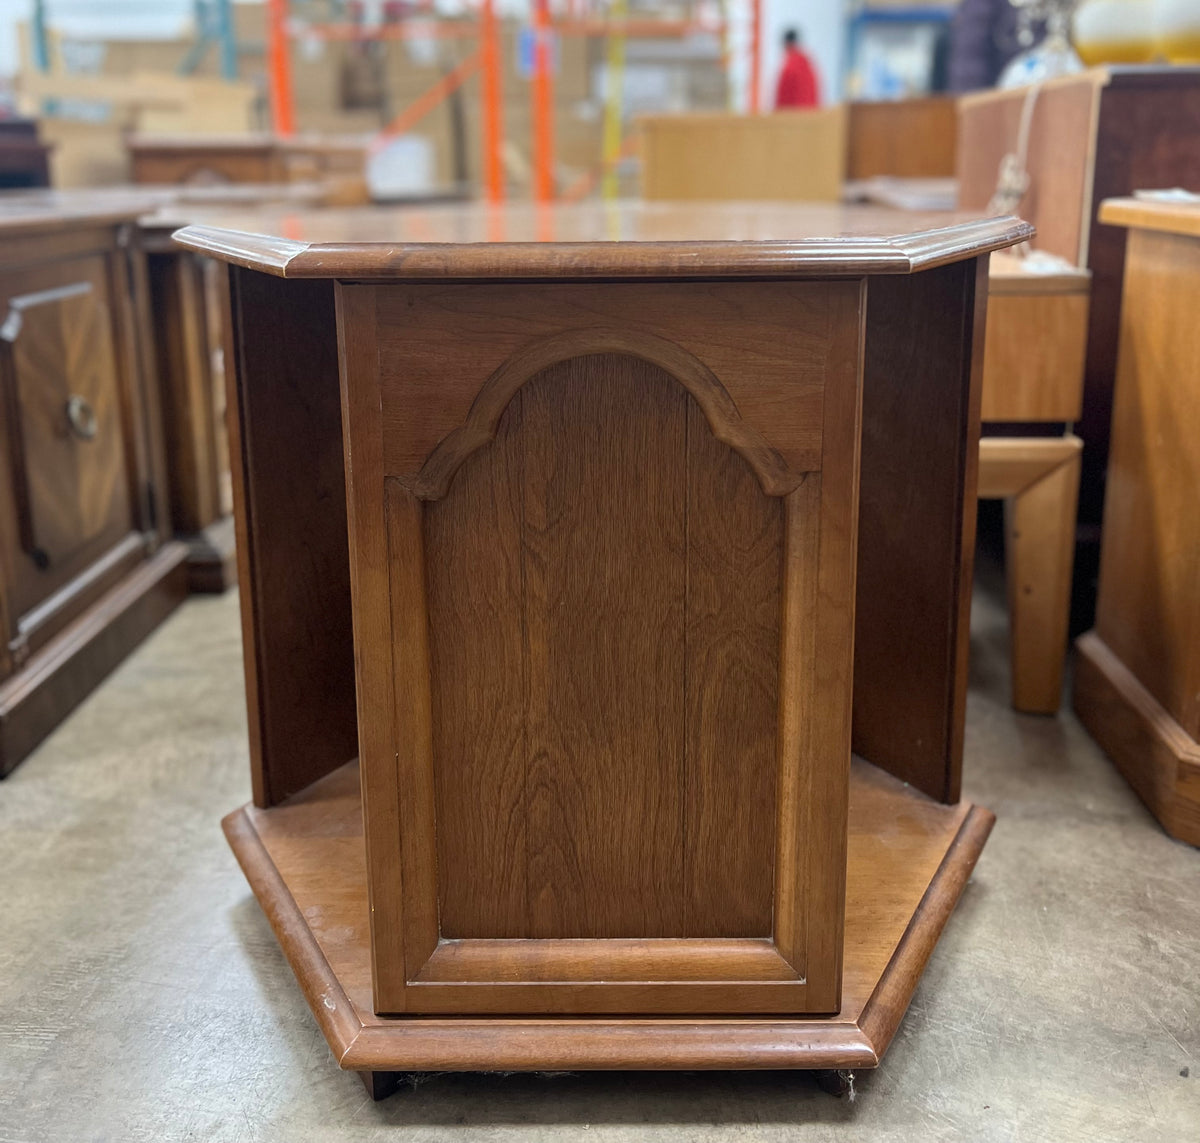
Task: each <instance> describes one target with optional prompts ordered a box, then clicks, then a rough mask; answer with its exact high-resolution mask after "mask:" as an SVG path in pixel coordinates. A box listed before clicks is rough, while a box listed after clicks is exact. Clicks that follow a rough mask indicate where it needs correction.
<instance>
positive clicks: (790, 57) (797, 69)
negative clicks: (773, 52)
mask: <svg viewBox="0 0 1200 1143" xmlns="http://www.w3.org/2000/svg"><path fill="white" fill-rule="evenodd" d="M820 106H821V95H820V89H819V87H818V85H817V69H816V68H815V67H813V63H812V60H810V59H809V58H808V53H807V52H805V51H804V49H803V48H802V47H801V46H800V33H799V32H797V31H796V29H795V28H789V29H788V30H787V31H786V32H784V33H783V67H782V68H781V69H780V72H779V83H778V85H777V86H776V88H775V110H776V111H782V110H784V109H785V108H789V107H820Z"/></svg>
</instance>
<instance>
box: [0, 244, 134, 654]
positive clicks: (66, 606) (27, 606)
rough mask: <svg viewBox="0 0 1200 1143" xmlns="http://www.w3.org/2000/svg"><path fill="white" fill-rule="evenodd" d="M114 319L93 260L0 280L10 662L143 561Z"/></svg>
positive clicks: (108, 288) (105, 270)
mask: <svg viewBox="0 0 1200 1143" xmlns="http://www.w3.org/2000/svg"><path fill="white" fill-rule="evenodd" d="M118 320H119V318H118V314H117V308H116V306H115V305H114V298H113V295H112V284H111V279H110V262H109V258H108V257H107V256H105V255H103V254H100V253H97V254H95V255H92V256H85V257H76V258H70V259H64V260H60V261H47V262H45V263H42V264H38V265H33V266H28V267H24V268H21V269H20V270H13V271H6V272H4V273H2V274H0V416H2V417H3V432H2V433H0V450H2V452H3V457H2V459H3V465H4V469H5V474H6V480H5V482H4V483H5V493H4V496H3V501H4V503H3V516H2V519H3V525H4V533H5V536H4V551H3V559H4V561H5V564H6V565H7V566H6V568H5V575H4V582H5V584H6V586H7V599H6V604H7V612H8V622H9V632H8V638H9V641H10V642H11V643H13V644H14V648H15V650H14V654H17V655H18V657H19V655H20V653H21V652H26V653H27V652H28V651H29V650H32V649H34V648H35V647H36V646H37V645H38V644H39V643H40V642H41V641H44V638H45V637H47V636H48V635H49V634H50V633H52V631H53V630H54V629H56V628H57V627H60V626H61V624H62V622H63V621H65V619H67V618H69V616H70V615H71V614H74V613H76V612H77V611H78V610H79V608H80V607H81V606H83V605H86V603H87V602H88V601H89V600H90V599H92V598H94V597H95V596H96V594H97V593H98V592H99V591H101V590H103V588H104V587H105V586H107V585H108V584H109V583H111V582H113V581H114V580H115V579H116V578H117V577H119V575H120V574H121V573H122V571H123V570H125V569H126V568H128V567H129V566H131V565H132V563H134V562H136V561H137V560H138V559H140V558H142V556H143V554H144V550H145V545H144V542H143V539H142V536H141V534H140V531H139V530H138V529H137V527H136V525H135V515H136V511H137V508H136V505H137V501H136V496H135V487H136V485H135V477H134V473H133V469H132V462H131V457H130V446H129V442H128V441H127V439H126V436H127V433H128V426H129V421H128V419H127V417H126V408H125V401H126V396H125V394H124V391H123V382H122V376H121V369H120V364H119V358H118V352H117V347H116V342H117V338H118V329H117V325H116V322H117V321H118ZM16 649H19V650H16Z"/></svg>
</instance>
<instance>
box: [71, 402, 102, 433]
mask: <svg viewBox="0 0 1200 1143" xmlns="http://www.w3.org/2000/svg"><path fill="white" fill-rule="evenodd" d="M67 424H69V425H70V426H71V432H73V433H74V434H75V435H76V436H77V437H78V438H79V439H80V440H81V441H90V440H92V438H93V437H95V435H96V410H95V409H93V408H92V406H91V405H90V404H89V403H88V402H87V400H85V399H84V398H83V397H70V398H68V399H67Z"/></svg>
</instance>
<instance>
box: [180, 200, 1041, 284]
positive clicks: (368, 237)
mask: <svg viewBox="0 0 1200 1143" xmlns="http://www.w3.org/2000/svg"><path fill="white" fill-rule="evenodd" d="M1032 233H1033V230H1032V228H1031V227H1030V226H1029V225H1028V224H1027V223H1025V222H1022V221H1020V220H1019V219H1017V218H1013V217H1001V218H993V217H988V216H986V215H982V214H979V213H916V212H902V211H892V210H886V209H878V208H872V207H853V206H839V205H834V204H815V203H814V204H805V203H759V202H755V203H663V202H634V201H630V202H622V203H591V202H589V203H577V204H570V205H554V206H538V205H535V204H531V203H523V204H512V205H509V206H505V207H503V208H492V207H489V206H487V205H485V204H478V203H473V204H466V205H463V204H456V205H446V206H432V207H427V208H412V207H406V208H402V209H387V208H378V207H377V208H358V209H354V210H322V211H287V210H271V209H266V210H259V211H255V212H254V213H253V215H252V216H247V215H246V214H244V213H243V214H240V215H239V214H237V213H232V214H229V215H227V216H223V215H221V214H219V213H218V214H214V215H209V216H208V218H207V219H206V221H205V223H204V224H203V225H191V226H187V227H185V228H184V229H183V230H181V231H180V232H179V233H178V234H176V236H175V238H176V241H178V242H180V243H181V244H182V245H183V246H186V247H188V248H189V249H192V250H197V251H199V252H201V253H204V254H209V255H212V256H213V257H216V258H221V259H223V260H225V261H227V262H232V263H234V264H236V265H240V266H245V267H247V268H249V269H254V270H262V271H264V272H266V273H270V274H275V275H278V276H279V277H286V278H293V277H295V278H344V277H373V278H395V279H426V280H428V279H458V280H469V279H480V278H500V279H536V278H551V279H555V280H565V279H588V278H614V279H622V278H662V277H671V278H681V277H685V278H686V277H696V278H714V277H730V278H740V277H758V278H762V277H771V278H796V277H811V276H823V277H829V276H835V275H850V276H860V275H863V274H907V273H911V272H913V271H915V270H921V269H926V268H929V267H933V266H939V265H943V264H945V263H948V262H955V261H960V260H962V259H964V258H969V257H973V256H975V255H977V254H983V253H986V252H988V251H991V250H996V249H999V248H1001V247H1005V246H1011V245H1013V244H1014V243H1017V242H1021V241H1024V240H1025V239H1027V238H1029V237H1030V236H1031V235H1032Z"/></svg>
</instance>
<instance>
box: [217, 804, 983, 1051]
mask: <svg viewBox="0 0 1200 1143" xmlns="http://www.w3.org/2000/svg"><path fill="white" fill-rule="evenodd" d="M248 808H250V807H242V808H241V809H238V810H234V811H233V813H231V814H229V815H228V816H227V817H226V818H225V819H224V821H223V822H222V823H221V825H222V828H223V829H224V831H225V836H226V838H227V839H228V841H229V845H230V848H232V850H233V852H234V854H235V855H236V857H237V860H238V864H239V865H240V866H241V867H242V871H243V872H244V873H245V875H246V880H247V881H248V882H249V883H250V888H251V889H252V891H253V892H254V895H255V897H256V898H257V900H258V902H259V905H260V906H261V907H262V910H263V912H264V913H265V914H266V917H267V920H268V922H269V923H270V925H271V929H272V930H273V932H274V933H275V937H276V939H277V940H278V941H279V945H280V947H281V948H282V950H283V953H284V956H285V957H286V958H287V961H288V964H289V965H290V966H291V968H292V972H293V973H294V974H295V976H296V979H297V981H298V983H299V984H300V989H301V991H302V992H303V993H304V997H305V999H306V1000H307V1001H308V1006H309V1008H310V1010H311V1011H312V1013H313V1015H314V1016H315V1017H316V1020H317V1024H318V1026H319V1027H320V1029H321V1031H322V1033H323V1034H324V1036H325V1039H326V1041H327V1042H328V1043H329V1047H330V1049H331V1050H332V1052H333V1055H334V1058H335V1059H336V1060H337V1062H338V1065H339V1066H340V1067H341V1068H343V1069H345V1070H352V1071H497V1070H501V1071H544V1070H612V1071H617V1070H649V1071H655V1070H658V1071H671V1070H701V1069H796V1070H815V1069H828V1068H843V1069H850V1070H854V1069H860V1068H874V1067H877V1066H878V1064H879V1062H880V1060H881V1059H882V1057H883V1055H884V1052H885V1051H886V1050H887V1048H888V1046H889V1045H890V1043H891V1041H892V1039H893V1037H894V1036H895V1034H896V1031H897V1029H898V1028H899V1026H900V1021H901V1019H902V1018H903V1016H904V1013H905V1012H906V1011H907V1009H908V1005H909V1002H910V1001H911V1000H912V996H913V993H914V991H915V990H916V986H917V982H918V981H919V980H920V977H921V974H922V972H923V971H924V968H925V965H926V963H927V962H928V960H929V957H930V954H931V953H932V952H933V949H934V948H935V947H936V945H937V942H938V938H939V937H940V936H941V933H942V930H943V929H944V928H945V925H946V922H947V920H948V919H949V917H950V914H951V913H952V912H953V911H954V908H955V906H956V905H957V903H958V900H959V897H960V896H961V895H962V891H963V888H964V887H965V885H966V883H967V880H968V878H969V877H970V875H971V872H972V870H973V869H974V867H975V863H976V861H977V860H978V858H979V855H980V853H981V851H982V850H983V846H984V843H985V842H986V841H987V838H988V835H989V834H990V833H991V830H992V826H993V824H994V823H995V820H996V819H995V815H993V814H992V813H991V811H990V810H986V809H984V808H983V807H981V806H974V805H973V806H971V807H970V808H969V810H968V811H967V814H966V816H965V817H964V819H963V822H962V824H961V825H960V826H959V829H958V833H957V834H956V835H955V837H954V840H953V842H951V844H950V847H949V848H948V849H947V851H946V854H945V856H944V857H943V858H942V861H941V864H940V865H939V866H938V868H937V871H936V872H935V873H934V875H933V878H932V880H931V881H930V883H929V885H928V887H927V888H926V890H925V893H924V895H923V896H922V898H921V902H920V904H919V905H918V906H917V909H916V911H915V912H914V913H913V915H912V918H911V919H910V920H909V922H908V926H907V927H906V928H905V931H904V935H903V936H902V937H901V938H900V943H899V944H898V945H897V946H896V949H895V951H894V952H893V954H892V957H891V959H890V960H889V961H888V964H887V967H886V968H885V969H884V970H883V975H882V976H881V977H880V979H879V983H878V984H877V985H876V987H875V990H874V991H873V992H872V993H871V996H870V998H869V999H868V1000H867V1003H866V1004H865V1005H864V1007H863V1010H862V1012H860V1013H859V1015H858V1018H857V1020H856V1021H854V1022H853V1023H847V1022H844V1021H841V1020H838V1019H837V1018H836V1017H833V1018H831V1017H824V1018H821V1017H817V1018H803V1017H801V1018H795V1019H786V1018H778V1017H761V1016H760V1017H757V1018H755V1017H746V1018H741V1017H734V1016H726V1017H679V1016H666V1017H662V1016H660V1017H628V1018H619V1019H604V1018H594V1017H516V1016H499V1017H488V1018H474V1017H463V1016H457V1017H454V1016H449V1017H426V1016H416V1017H396V1018H394V1019H392V1020H390V1021H389V1022H388V1023H387V1024H370V1025H364V1024H363V1022H362V1020H361V1019H360V1018H359V1016H358V1013H357V1011H356V1010H355V1008H354V1005H353V1004H352V1003H351V1002H350V999H349V997H347V995H346V993H345V991H344V990H343V988H342V986H341V983H340V982H339V981H338V979H337V977H336V976H335V975H334V973H333V970H332V969H331V968H330V966H329V962H328V961H327V960H326V959H325V956H324V954H323V953H322V952H321V948H320V945H319V944H318V943H317V940H316V938H315V937H314V936H313V934H312V930H311V929H310V928H309V926H308V923H307V921H306V920H305V919H304V916H303V914H302V913H301V912H300V909H299V906H297V904H296V902H295V899H294V898H293V897H292V895H291V892H290V891H289V890H288V887H287V884H286V883H285V882H284V880H283V878H282V877H281V876H280V874H279V871H278V869H276V867H275V864H274V862H272V860H271V857H270V855H269V854H268V853H267V850H266V847H265V846H264V845H263V843H262V841H261V839H260V838H259V836H258V832H257V830H255V828H254V824H253V822H252V821H251V819H250V817H249V815H248V813H247V809H248Z"/></svg>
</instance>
